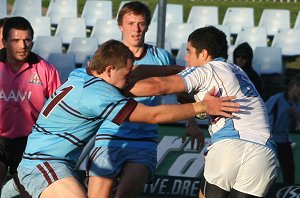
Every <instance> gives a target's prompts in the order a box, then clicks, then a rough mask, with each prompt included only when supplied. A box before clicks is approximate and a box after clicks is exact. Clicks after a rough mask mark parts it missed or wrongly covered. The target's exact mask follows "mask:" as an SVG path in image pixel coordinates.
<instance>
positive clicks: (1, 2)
mask: <svg viewBox="0 0 300 198" xmlns="http://www.w3.org/2000/svg"><path fill="white" fill-rule="evenodd" d="M6 16H7V0H0V17H1V18H2V17H6Z"/></svg>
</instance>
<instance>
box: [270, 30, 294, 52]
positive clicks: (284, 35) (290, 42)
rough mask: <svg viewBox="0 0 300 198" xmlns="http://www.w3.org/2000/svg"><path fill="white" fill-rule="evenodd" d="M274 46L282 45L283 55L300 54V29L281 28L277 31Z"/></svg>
mask: <svg viewBox="0 0 300 198" xmlns="http://www.w3.org/2000/svg"><path fill="white" fill-rule="evenodd" d="M271 46H272V47H280V48H281V53H282V55H283V56H297V55H300V29H280V30H279V31H278V32H276V33H275V35H274V38H273V41H272V44H271Z"/></svg>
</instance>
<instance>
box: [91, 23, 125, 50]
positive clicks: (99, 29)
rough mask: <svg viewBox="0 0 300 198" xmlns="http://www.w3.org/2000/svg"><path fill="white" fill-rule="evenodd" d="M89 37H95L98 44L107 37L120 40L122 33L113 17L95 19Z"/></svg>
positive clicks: (107, 38)
mask: <svg viewBox="0 0 300 198" xmlns="http://www.w3.org/2000/svg"><path fill="white" fill-rule="evenodd" d="M90 37H91V38H96V39H97V41H98V44H99V45H101V44H102V43H104V42H105V41H107V40H109V39H116V40H122V34H121V31H120V30H119V27H118V25H117V21H116V20H115V19H97V21H96V24H95V26H94V28H93V29H92V32H91V36H90Z"/></svg>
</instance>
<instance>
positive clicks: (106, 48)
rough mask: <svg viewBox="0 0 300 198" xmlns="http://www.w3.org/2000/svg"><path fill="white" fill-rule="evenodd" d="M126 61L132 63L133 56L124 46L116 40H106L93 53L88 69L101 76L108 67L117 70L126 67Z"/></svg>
mask: <svg viewBox="0 0 300 198" xmlns="http://www.w3.org/2000/svg"><path fill="white" fill-rule="evenodd" d="M128 59H129V60H132V61H134V56H133V53H132V52H131V51H130V49H129V48H128V47H127V46H126V45H125V44H123V43H122V42H120V41H117V40H108V41H106V42H104V43H103V44H102V45H101V46H100V47H99V49H98V50H97V51H96V52H95V54H94V56H93V58H92V60H91V64H90V66H89V67H90V69H91V70H94V71H96V72H97V73H98V74H101V73H102V72H103V71H104V70H105V68H106V67H107V66H109V65H113V66H114V67H115V68H116V69H117V70H119V69H122V68H125V67H127V61H128Z"/></svg>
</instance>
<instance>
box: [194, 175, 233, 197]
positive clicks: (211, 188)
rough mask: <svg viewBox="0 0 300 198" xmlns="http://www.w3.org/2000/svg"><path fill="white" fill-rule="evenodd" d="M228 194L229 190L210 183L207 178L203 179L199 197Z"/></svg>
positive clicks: (224, 195)
mask: <svg viewBox="0 0 300 198" xmlns="http://www.w3.org/2000/svg"><path fill="white" fill-rule="evenodd" d="M228 195H229V192H228V191H225V190H223V189H222V188H220V187H218V186H216V185H213V184H210V183H208V182H207V181H206V180H205V178H203V179H202V180H201V183H200V192H199V198H227V197H228Z"/></svg>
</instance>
